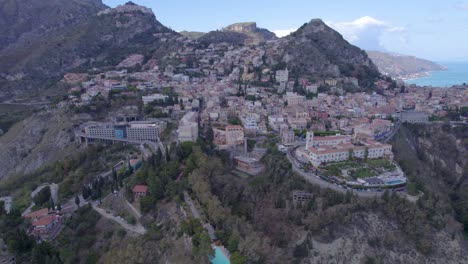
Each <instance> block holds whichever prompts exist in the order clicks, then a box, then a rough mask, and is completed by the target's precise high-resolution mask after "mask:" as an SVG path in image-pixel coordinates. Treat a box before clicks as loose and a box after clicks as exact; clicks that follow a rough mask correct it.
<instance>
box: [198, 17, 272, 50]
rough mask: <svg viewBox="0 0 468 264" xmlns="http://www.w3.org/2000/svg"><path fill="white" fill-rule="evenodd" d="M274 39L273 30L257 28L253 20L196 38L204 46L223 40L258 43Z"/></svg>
mask: <svg viewBox="0 0 468 264" xmlns="http://www.w3.org/2000/svg"><path fill="white" fill-rule="evenodd" d="M275 39H277V37H276V35H275V34H274V33H273V32H270V31H268V30H267V29H264V28H258V27H257V23H255V22H245V23H235V24H232V25H229V26H227V27H225V28H223V29H221V30H217V31H211V32H208V33H206V34H204V35H202V36H199V37H198V38H197V40H198V41H199V42H200V43H202V44H204V45H205V46H207V45H209V44H218V43H223V42H224V43H228V44H231V45H258V44H260V43H263V42H266V41H269V40H275Z"/></svg>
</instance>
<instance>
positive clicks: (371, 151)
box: [300, 132, 393, 167]
mask: <svg viewBox="0 0 468 264" xmlns="http://www.w3.org/2000/svg"><path fill="white" fill-rule="evenodd" d="M366 152H367V158H369V159H377V158H381V157H392V156H393V153H392V145H389V144H385V143H380V142H377V141H374V140H367V141H362V142H359V143H355V142H354V143H353V142H352V137H351V136H341V135H338V136H326V137H314V133H313V132H308V133H307V139H306V147H305V149H304V151H303V152H302V153H300V154H301V156H302V157H303V158H305V159H307V160H309V161H310V162H311V163H312V165H314V166H315V167H318V166H320V165H321V164H323V163H330V162H340V161H346V160H348V159H349V155H352V156H353V157H355V158H361V159H362V158H365V156H366Z"/></svg>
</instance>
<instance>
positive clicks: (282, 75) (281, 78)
mask: <svg viewBox="0 0 468 264" xmlns="http://www.w3.org/2000/svg"><path fill="white" fill-rule="evenodd" d="M275 77H276V81H277V82H279V83H285V82H288V80H289V71H288V69H286V70H278V71H276V75H275Z"/></svg>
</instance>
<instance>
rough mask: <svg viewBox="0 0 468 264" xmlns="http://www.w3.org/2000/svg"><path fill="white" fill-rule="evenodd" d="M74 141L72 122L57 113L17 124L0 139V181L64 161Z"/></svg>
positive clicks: (53, 112)
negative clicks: (54, 162)
mask: <svg viewBox="0 0 468 264" xmlns="http://www.w3.org/2000/svg"><path fill="white" fill-rule="evenodd" d="M77 122H78V121H77ZM78 123H79V122H78ZM73 141H74V135H73V118H72V117H70V116H67V114H66V113H64V112H62V111H59V110H54V111H51V112H41V113H37V114H35V115H33V116H31V117H29V118H27V119H25V120H23V121H21V122H19V123H17V124H16V125H14V126H13V127H12V128H11V129H10V130H9V131H8V132H7V133H6V134H5V135H3V136H1V137H0V149H1V150H2V151H1V152H0V179H1V178H3V177H7V176H11V175H14V174H18V173H24V174H25V173H30V172H33V171H35V170H36V169H38V168H40V167H41V166H43V165H44V164H48V163H49V162H53V161H56V160H63V159H64V158H65V157H66V156H67V155H70V154H72V153H74V152H75V151H76V145H75V144H74V142H73Z"/></svg>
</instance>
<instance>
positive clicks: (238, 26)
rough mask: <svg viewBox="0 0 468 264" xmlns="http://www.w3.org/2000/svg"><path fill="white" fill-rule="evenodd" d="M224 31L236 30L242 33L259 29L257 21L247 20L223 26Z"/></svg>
mask: <svg viewBox="0 0 468 264" xmlns="http://www.w3.org/2000/svg"><path fill="white" fill-rule="evenodd" d="M223 30H224V31H235V32H240V33H255V32H256V31H257V23H255V22H245V23H235V24H232V25H229V26H227V27H225V28H223Z"/></svg>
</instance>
